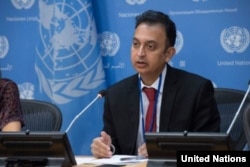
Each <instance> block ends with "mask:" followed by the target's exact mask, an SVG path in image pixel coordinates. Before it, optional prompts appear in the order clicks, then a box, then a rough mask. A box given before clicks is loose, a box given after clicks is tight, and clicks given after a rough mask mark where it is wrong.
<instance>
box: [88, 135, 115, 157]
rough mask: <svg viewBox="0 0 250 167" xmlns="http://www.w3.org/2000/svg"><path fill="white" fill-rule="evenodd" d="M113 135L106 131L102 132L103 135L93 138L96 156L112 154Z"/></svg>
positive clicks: (92, 146) (92, 149)
mask: <svg viewBox="0 0 250 167" xmlns="http://www.w3.org/2000/svg"><path fill="white" fill-rule="evenodd" d="M110 146H111V137H110V136H109V135H108V134H107V133H106V132H104V131H102V132H101V136H100V137H97V138H95V139H94V140H93V142H92V144H91V152H92V154H93V156H94V157H96V158H109V157H111V156H112V151H111V150H110Z"/></svg>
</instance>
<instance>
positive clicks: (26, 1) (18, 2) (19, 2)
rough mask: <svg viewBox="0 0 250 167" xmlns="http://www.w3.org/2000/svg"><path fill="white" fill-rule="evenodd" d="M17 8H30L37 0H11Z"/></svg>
mask: <svg viewBox="0 0 250 167" xmlns="http://www.w3.org/2000/svg"><path fill="white" fill-rule="evenodd" d="M11 2H12V4H13V6H14V7H15V8H16V9H29V8H31V7H32V6H33V4H34V3H35V0H11Z"/></svg>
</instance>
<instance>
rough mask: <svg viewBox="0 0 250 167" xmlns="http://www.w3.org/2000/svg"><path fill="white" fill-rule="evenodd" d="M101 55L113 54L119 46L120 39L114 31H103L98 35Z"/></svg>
mask: <svg viewBox="0 0 250 167" xmlns="http://www.w3.org/2000/svg"><path fill="white" fill-rule="evenodd" d="M98 41H99V46H100V49H101V55H102V56H114V55H115V54H116V53H117V51H118V50H119V48H120V39H119V37H118V35H117V34H116V33H111V32H107V31H105V32H103V33H102V34H100V35H99V36H98Z"/></svg>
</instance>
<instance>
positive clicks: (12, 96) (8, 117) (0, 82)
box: [0, 78, 24, 131]
mask: <svg viewBox="0 0 250 167" xmlns="http://www.w3.org/2000/svg"><path fill="white" fill-rule="evenodd" d="M23 125H24V122H23V113H22V109H21V103H20V98H19V91H18V87H17V85H16V83H15V82H14V81H12V80H10V79H7V78H0V131H21V128H22V126H23Z"/></svg>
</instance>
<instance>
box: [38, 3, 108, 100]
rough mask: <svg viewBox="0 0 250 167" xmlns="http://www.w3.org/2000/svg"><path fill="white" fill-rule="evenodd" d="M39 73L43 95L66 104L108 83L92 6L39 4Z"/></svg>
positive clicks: (81, 4) (82, 4)
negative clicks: (105, 82) (99, 49)
mask: <svg viewBox="0 0 250 167" xmlns="http://www.w3.org/2000/svg"><path fill="white" fill-rule="evenodd" d="M39 10H40V22H39V23H40V38H41V44H40V45H38V46H37V49H36V50H37V55H38V58H39V61H37V62H36V66H35V69H36V72H37V75H38V78H39V82H40V85H41V87H42V89H43V92H45V93H46V95H47V96H48V97H49V98H50V99H51V100H54V101H55V102H56V103H59V104H65V103H69V102H71V101H72V100H73V99H74V98H78V97H82V96H83V95H86V94H88V93H89V92H90V90H92V89H95V88H97V87H98V86H100V85H101V84H102V83H103V82H104V81H105V80H104V71H103V67H102V61H101V56H100V55H99V53H98V50H97V34H96V27H95V21H94V18H93V12H92V6H91V4H90V3H89V2H88V1H74V0H72V1H61V2H51V1H50V2H48V1H42V0H40V1H39Z"/></svg>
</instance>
